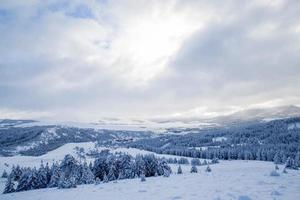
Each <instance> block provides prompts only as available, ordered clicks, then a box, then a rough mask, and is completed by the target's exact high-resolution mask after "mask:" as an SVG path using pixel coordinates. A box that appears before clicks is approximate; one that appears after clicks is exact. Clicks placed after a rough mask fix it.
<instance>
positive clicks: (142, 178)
mask: <svg viewBox="0 0 300 200" xmlns="http://www.w3.org/2000/svg"><path fill="white" fill-rule="evenodd" d="M145 181H146V177H145V174H144V173H142V174H141V182H145Z"/></svg>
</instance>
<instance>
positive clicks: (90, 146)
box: [0, 142, 191, 173]
mask: <svg viewBox="0 0 300 200" xmlns="http://www.w3.org/2000/svg"><path fill="white" fill-rule="evenodd" d="M75 147H82V148H84V150H85V152H89V151H90V150H95V143H94V142H81V143H68V144H65V145H63V146H61V147H59V148H57V149H55V150H53V151H50V152H48V153H46V154H44V155H42V156H20V155H17V156H12V157H0V173H1V172H2V171H3V170H4V169H5V170H7V171H9V169H10V167H11V166H12V165H17V164H19V165H20V166H28V167H39V166H40V164H41V160H43V162H44V163H47V162H48V163H49V164H51V163H53V162H55V161H60V160H62V159H63V158H64V156H65V155H66V154H71V155H72V156H74V157H77V155H76V151H75ZM97 149H98V150H99V151H101V150H104V149H109V150H110V151H111V152H112V153H114V152H124V153H128V154H130V155H132V156H136V155H137V154H142V155H145V154H154V155H155V156H157V157H165V158H180V156H173V155H163V154H156V153H153V152H150V151H146V150H141V149H136V148H122V147H120V148H108V147H97ZM77 159H79V158H78V157H77ZM188 159H191V158H188ZM92 160H94V159H93V158H87V161H88V162H89V161H92ZM4 163H7V164H9V167H5V166H4Z"/></svg>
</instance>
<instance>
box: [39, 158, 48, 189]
mask: <svg viewBox="0 0 300 200" xmlns="http://www.w3.org/2000/svg"><path fill="white" fill-rule="evenodd" d="M37 179H38V180H37V182H38V186H37V187H38V188H46V187H47V185H48V177H47V171H46V168H45V167H44V165H43V163H41V167H40V168H39V170H38V172H37Z"/></svg>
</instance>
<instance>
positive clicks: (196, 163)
mask: <svg viewBox="0 0 300 200" xmlns="http://www.w3.org/2000/svg"><path fill="white" fill-rule="evenodd" d="M191 164H192V165H195V166H200V165H201V162H200V160H199V159H198V158H193V159H192V160H191Z"/></svg>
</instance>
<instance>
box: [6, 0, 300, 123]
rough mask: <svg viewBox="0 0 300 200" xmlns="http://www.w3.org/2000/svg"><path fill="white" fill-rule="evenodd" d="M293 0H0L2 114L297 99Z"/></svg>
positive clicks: (118, 114) (141, 111) (78, 114)
mask: <svg viewBox="0 0 300 200" xmlns="http://www.w3.org/2000/svg"><path fill="white" fill-rule="evenodd" d="M299 10H300V1H298V0H252V1H247V0H241V1H234V0H224V1H218V0H207V1H205V0H199V1H195V0H164V1H160V0H72V1H71V0H26V1H20V0H0V118H31V119H55V120H70V121H97V120H99V119H101V118H104V117H106V118H134V119H139V118H140V119H142V118H143V119H144V118H156V117H166V118H168V117H170V118H172V117H182V118H184V117H191V116H192V117H211V116H217V115H220V114H226V113H231V112H234V111H237V110H241V109H248V108H253V107H272V106H281V105H292V104H293V105H300V89H299V85H300V57H299V55H300V12H299Z"/></svg>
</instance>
